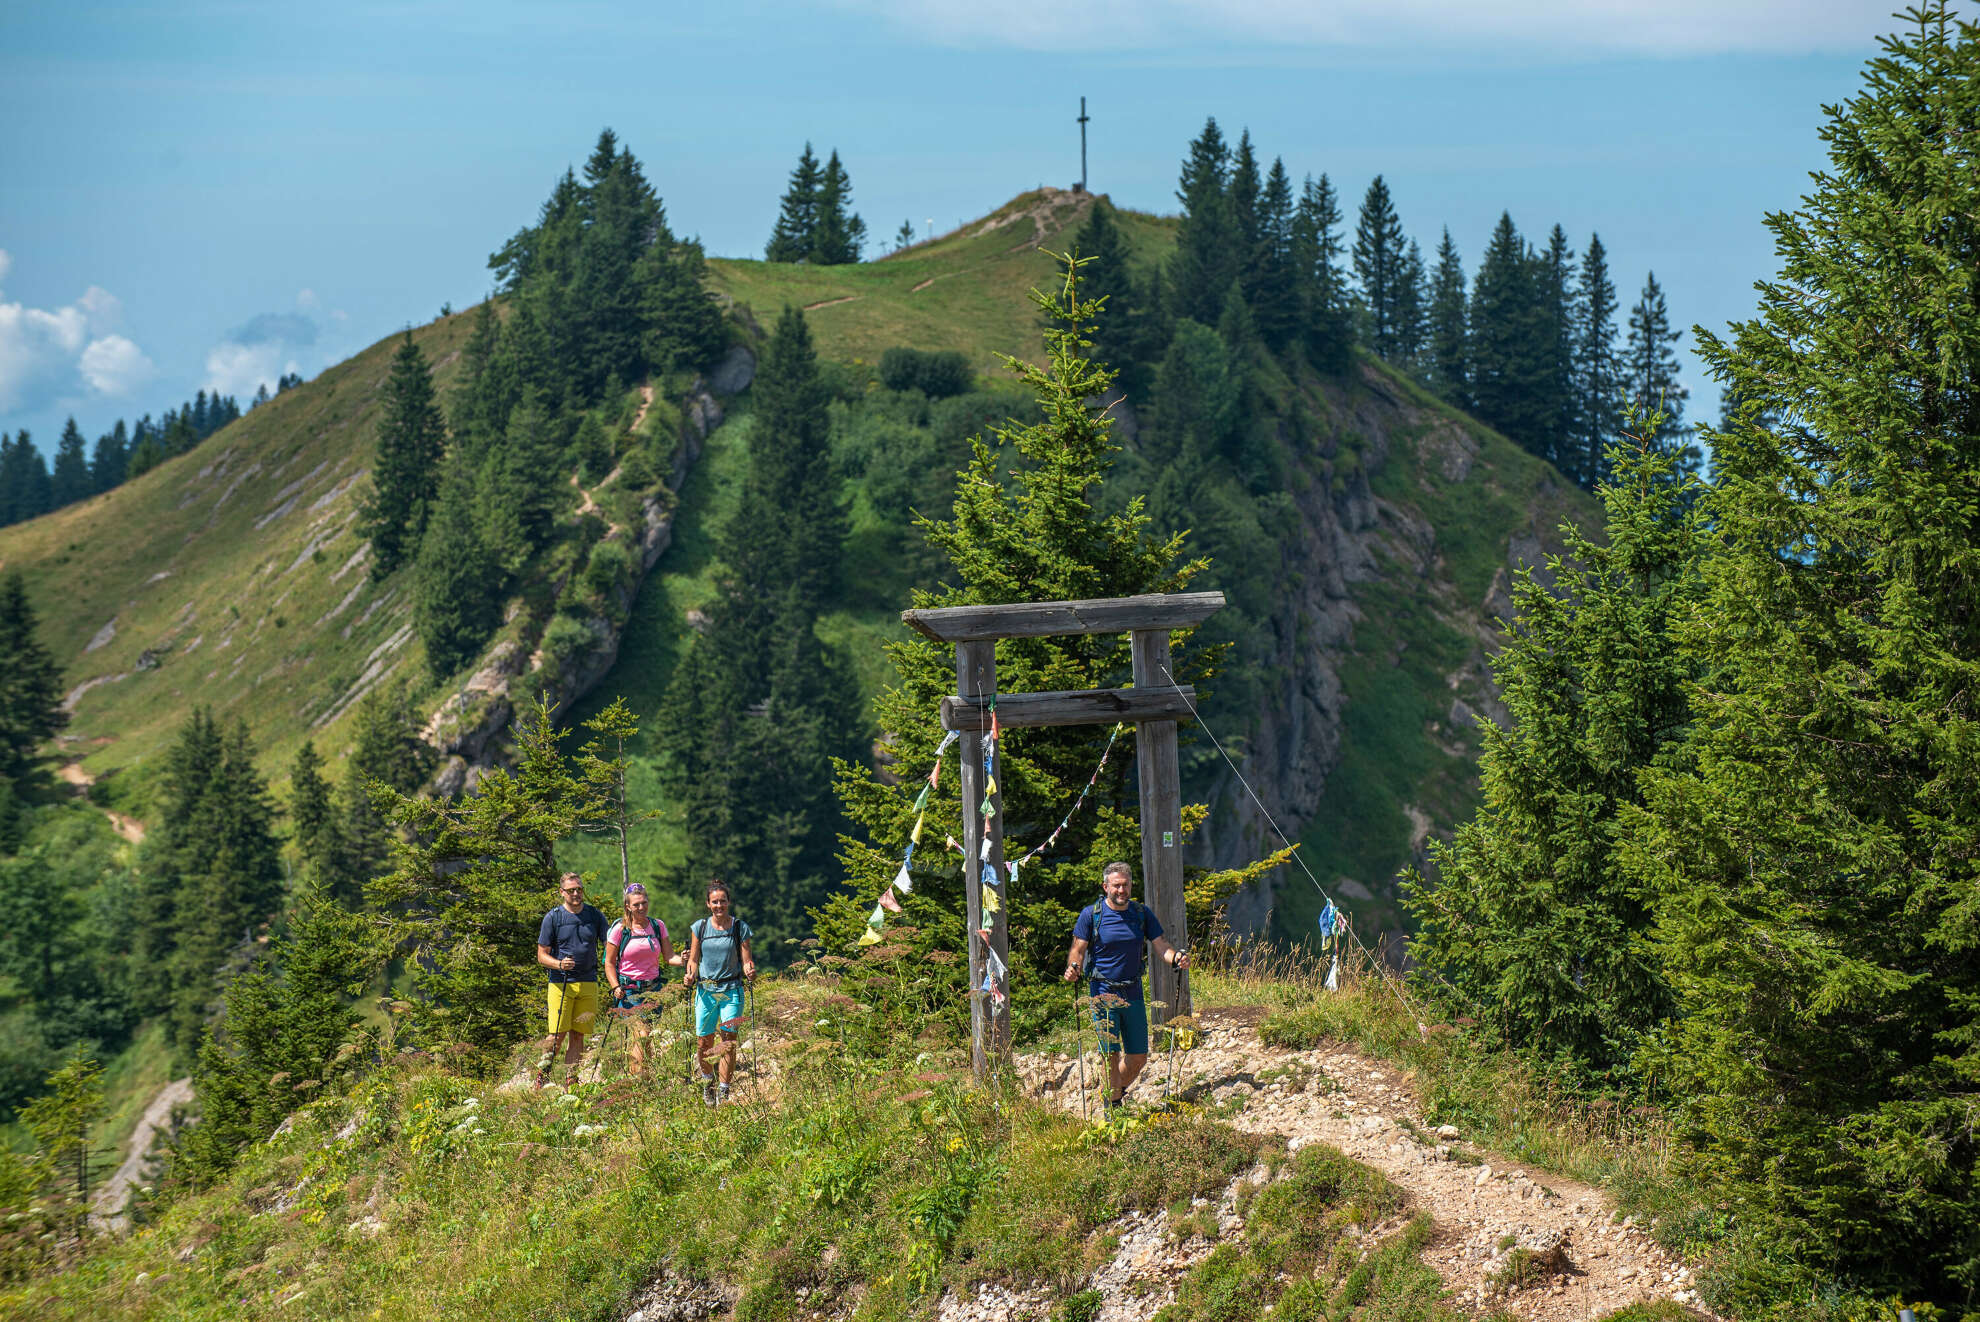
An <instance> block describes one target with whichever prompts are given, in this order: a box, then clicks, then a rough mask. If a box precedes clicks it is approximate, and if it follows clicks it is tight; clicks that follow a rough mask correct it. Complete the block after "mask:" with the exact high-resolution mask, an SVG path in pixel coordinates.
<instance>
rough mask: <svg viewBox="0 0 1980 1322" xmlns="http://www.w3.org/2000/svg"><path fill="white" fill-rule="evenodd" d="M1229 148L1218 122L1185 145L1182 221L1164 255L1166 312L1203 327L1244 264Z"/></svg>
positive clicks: (1220, 310)
mask: <svg viewBox="0 0 1980 1322" xmlns="http://www.w3.org/2000/svg"><path fill="white" fill-rule="evenodd" d="M1230 169H1231V161H1230V148H1229V147H1228V146H1227V145H1226V144H1225V142H1224V134H1223V131H1222V130H1221V129H1219V128H1218V127H1217V121H1216V120H1215V119H1210V120H1207V121H1205V122H1204V125H1203V132H1202V133H1201V134H1200V135H1199V136H1198V137H1197V138H1196V140H1195V141H1193V142H1191V143H1190V144H1189V155H1188V157H1186V158H1185V159H1184V161H1183V167H1182V181H1181V186H1180V187H1179V188H1178V189H1177V190H1176V200H1177V201H1179V202H1181V203H1182V206H1183V218H1182V223H1181V224H1180V225H1179V226H1177V227H1176V246H1175V250H1174V252H1172V253H1171V254H1170V256H1169V268H1168V282H1169V310H1170V312H1171V313H1172V315H1174V316H1175V317H1176V318H1178V319H1180V318H1183V317H1188V318H1189V319H1191V320H1192V321H1196V322H1200V323H1202V324H1203V325H1205V326H1214V325H1216V324H1217V318H1218V317H1219V316H1220V315H1221V314H1222V313H1223V310H1224V295H1225V293H1226V292H1228V291H1229V289H1230V287H1231V281H1232V280H1234V279H1236V278H1237V276H1238V273H1239V271H1240V270H1241V269H1242V266H1243V253H1242V251H1241V248H1240V240H1239V237H1238V230H1237V217H1236V215H1235V214H1234V212H1233V209H1232V206H1231V197H1230Z"/></svg>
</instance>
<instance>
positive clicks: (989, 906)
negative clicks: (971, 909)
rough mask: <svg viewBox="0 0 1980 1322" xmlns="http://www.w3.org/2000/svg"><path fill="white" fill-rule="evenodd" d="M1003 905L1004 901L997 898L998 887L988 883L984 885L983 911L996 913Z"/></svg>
mask: <svg viewBox="0 0 1980 1322" xmlns="http://www.w3.org/2000/svg"><path fill="white" fill-rule="evenodd" d="M1003 907H1004V906H1003V903H1002V901H1000V900H998V898H997V888H996V887H995V886H991V885H988V884H986V885H985V886H984V887H983V912H984V913H996V912H997V911H998V910H999V909H1001V908H1003Z"/></svg>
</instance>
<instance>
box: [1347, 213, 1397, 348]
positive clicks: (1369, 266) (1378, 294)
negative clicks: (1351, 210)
mask: <svg viewBox="0 0 1980 1322" xmlns="http://www.w3.org/2000/svg"><path fill="white" fill-rule="evenodd" d="M1403 255H1404V254H1403V229H1402V220H1401V219H1400V218H1399V217H1398V216H1397V215H1396V207H1395V203H1394V202H1393V201H1392V200H1391V199H1390V197H1389V185H1388V184H1387V183H1386V182H1385V181H1384V180H1383V178H1382V176H1381V175H1379V174H1378V175H1376V176H1375V178H1374V179H1373V181H1371V182H1370V183H1369V185H1368V192H1367V194H1366V195H1365V196H1364V197H1363V198H1362V199H1361V219H1360V220H1359V221H1358V222H1357V223H1356V225H1355V230H1354V273H1355V276H1356V277H1357V278H1358V279H1359V280H1360V282H1361V302H1362V307H1363V310H1364V315H1365V316H1366V317H1367V319H1368V347H1369V348H1371V349H1373V350H1374V351H1375V352H1376V353H1377V354H1378V355H1379V356H1381V357H1382V358H1385V359H1388V360H1390V361H1396V360H1399V359H1400V358H1401V345H1400V341H1399V339H1398V335H1399V333H1400V329H1401V328H1400V326H1399V325H1398V322H1399V320H1400V317H1401V309H1402V300H1403V298H1404V294H1403Z"/></svg>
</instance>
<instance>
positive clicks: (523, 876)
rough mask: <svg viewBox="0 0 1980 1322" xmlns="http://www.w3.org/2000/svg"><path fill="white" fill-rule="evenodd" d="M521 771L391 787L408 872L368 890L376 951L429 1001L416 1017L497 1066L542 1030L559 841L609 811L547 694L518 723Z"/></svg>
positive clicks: (387, 800)
mask: <svg viewBox="0 0 1980 1322" xmlns="http://www.w3.org/2000/svg"><path fill="white" fill-rule="evenodd" d="M514 728H515V755H514V762H513V764H512V765H511V766H507V767H495V768H492V769H491V770H490V771H489V772H488V773H487V774H486V775H484V776H483V777H482V778H481V780H480V782H479V783H478V784H477V785H476V787H475V792H474V793H473V794H466V795H462V796H460V797H458V798H454V799H438V798H428V797H425V796H423V795H418V794H398V793H393V792H391V791H382V792H381V793H380V794H379V796H378V807H379V810H380V813H381V815H382V816H383V817H384V819H385V821H386V822H388V823H389V824H390V825H391V826H393V827H394V828H395V832H394V838H395V840H396V842H397V843H396V845H395V858H396V861H397V867H395V868H394V869H393V870H392V871H391V872H390V873H387V874H386V875H384V876H380V877H377V878H374V879H373V880H372V881H371V882H370V883H369V884H368V885H367V887H366V890H365V895H366V901H367V906H368V908H369V909H370V911H371V912H372V913H374V914H377V915H379V919H378V925H379V929H380V930H379V931H378V933H377V935H376V937H375V949H376V950H377V951H379V952H381V953H403V954H404V956H405V958H406V965H407V968H408V969H409V970H410V971H411V978H412V983H413V988H414V990H415V991H416V992H417V993H418V994H419V1002H418V1005H417V1007H416V1008H415V1009H414V1011H413V1012H412V1014H411V1016H410V1019H411V1020H412V1024H413V1027H414V1028H415V1029H416V1030H417V1031H418V1032H419V1033H420V1035H421V1036H422V1037H423V1038H424V1039H425V1040H426V1041H428V1042H431V1043H434V1044H435V1045H441V1044H455V1043H458V1044H460V1045H461V1046H462V1047H464V1048H465V1049H466V1056H465V1060H464V1062H463V1063H464V1064H466V1065H468V1066H470V1067H482V1068H486V1067H488V1066H491V1065H494V1064H496V1063H498V1062H500V1061H501V1060H502V1059H503V1058H504V1057H506V1055H507V1054H508V1052H509V1050H510V1048H511V1047H512V1046H513V1045H514V1043H515V1042H516V1040H517V1039H518V1038H521V1037H523V1036H525V1035H526V1034H527V1033H528V1032H529V1031H530V1028H531V1026H532V1025H534V1026H538V1027H540V1026H541V1023H542V1008H541V997H542V995H543V976H542V972H541V970H540V969H539V968H538V967H537V964H536V933H537V924H538V923H539V922H540V921H541V920H542V918H543V915H544V913H545V912H546V911H548V910H549V908H550V907H551V906H552V905H553V904H555V903H556V902H557V876H558V866H557V845H558V842H560V841H562V840H565V839H568V838H569V837H570V835H571V833H572V832H573V831H574V830H576V829H577V827H578V825H579V824H580V823H582V822H585V821H589V820H595V819H596V818H597V817H598V816H600V815H601V814H602V812H603V811H604V808H603V806H601V805H599V804H598V803H596V802H594V801H593V800H592V799H591V798H590V797H588V795H587V791H586V787H585V786H584V784H583V783H581V782H580V781H579V780H578V778H577V777H575V776H574V775H573V774H572V771H571V767H570V764H569V762H568V760H567V759H566V758H565V757H564V755H563V753H562V751H561V749H560V747H559V738H560V737H559V734H558V731H557V726H556V722H555V721H554V719H553V718H552V713H551V711H550V709H549V707H548V706H547V705H545V704H543V703H542V702H541V701H540V700H539V701H538V703H537V705H536V706H535V707H534V708H533V709H531V710H528V711H525V712H523V713H521V715H520V717H519V719H518V720H517V722H516V725H515V727H514Z"/></svg>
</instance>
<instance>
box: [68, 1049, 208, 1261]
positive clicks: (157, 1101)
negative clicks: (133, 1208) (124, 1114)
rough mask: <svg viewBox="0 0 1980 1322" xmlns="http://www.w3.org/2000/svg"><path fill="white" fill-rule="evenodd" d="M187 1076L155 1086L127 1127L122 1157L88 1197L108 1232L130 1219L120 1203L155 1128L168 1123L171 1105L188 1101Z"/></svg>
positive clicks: (137, 1176) (139, 1174)
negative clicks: (132, 1126) (135, 1119)
mask: <svg viewBox="0 0 1980 1322" xmlns="http://www.w3.org/2000/svg"><path fill="white" fill-rule="evenodd" d="M192 1096H193V1090H192V1080H191V1079H174V1080H172V1081H171V1082H170V1083H168V1084H166V1085H165V1086H164V1087H163V1088H160V1089H159V1090H158V1094H157V1095H156V1096H155V1097H153V1098H152V1099H151V1105H149V1106H147V1107H145V1108H144V1114H143V1115H142V1116H140V1117H139V1118H138V1122H137V1128H136V1129H133V1130H132V1131H131V1141H130V1143H129V1145H128V1146H127V1147H126V1148H125V1149H124V1160H123V1163H122V1164H121V1165H119V1166H118V1167H117V1169H116V1172H115V1173H114V1174H112V1175H111V1176H110V1178H109V1179H107V1180H105V1181H104V1182H103V1187H102V1188H100V1189H98V1190H97V1191H96V1194H95V1196H94V1197H92V1198H91V1199H90V1200H89V1203H90V1213H91V1215H92V1216H93V1217H94V1218H95V1220H96V1222H97V1224H99V1225H101V1226H102V1227H104V1228H105V1229H106V1230H109V1231H110V1232H111V1233H112V1234H122V1233H123V1232H124V1231H126V1230H128V1229H130V1225H131V1219H130V1217H128V1216H126V1215H125V1214H124V1204H125V1203H126V1202H127V1201H129V1199H130V1196H131V1189H132V1188H133V1187H134V1186H136V1185H137V1184H138V1183H139V1182H140V1181H141V1180H142V1178H143V1176H144V1167H145V1158H146V1156H147V1155H149V1154H150V1152H151V1140H152V1139H153V1138H154V1137H156V1136H157V1134H158V1132H159V1131H160V1130H162V1129H164V1128H165V1127H166V1126H167V1125H169V1124H171V1123H172V1108H173V1107H175V1106H185V1105H187V1104H188V1103H190V1102H191V1101H192Z"/></svg>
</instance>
